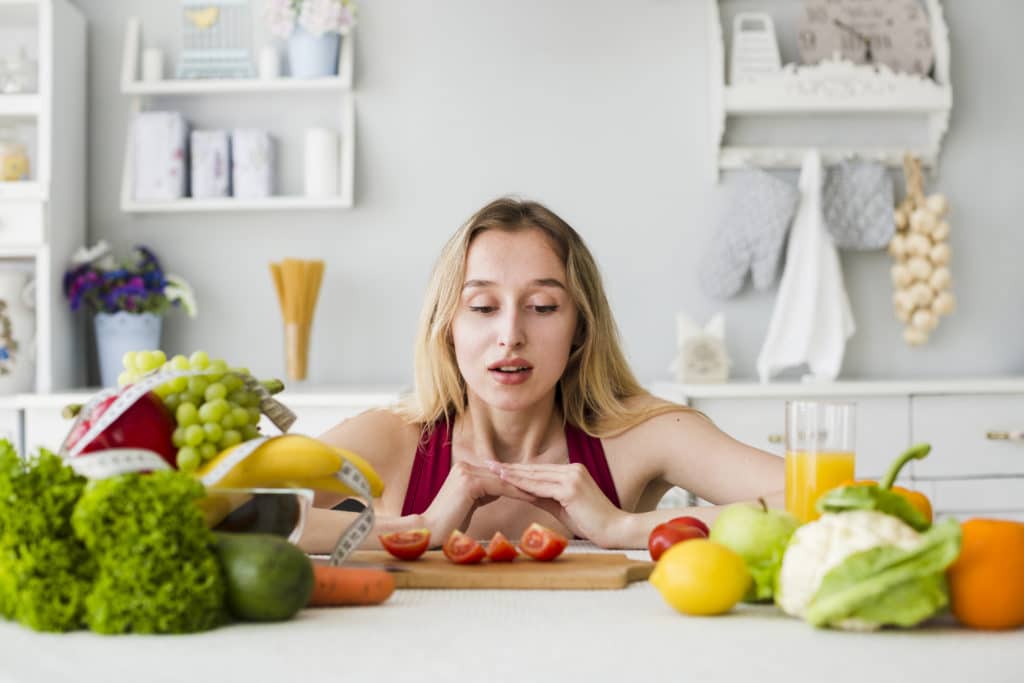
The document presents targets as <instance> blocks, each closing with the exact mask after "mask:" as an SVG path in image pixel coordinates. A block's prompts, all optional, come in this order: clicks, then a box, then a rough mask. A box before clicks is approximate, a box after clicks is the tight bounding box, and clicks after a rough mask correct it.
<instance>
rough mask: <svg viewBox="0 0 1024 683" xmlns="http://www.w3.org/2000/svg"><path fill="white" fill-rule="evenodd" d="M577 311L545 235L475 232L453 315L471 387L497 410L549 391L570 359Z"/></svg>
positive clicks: (519, 405) (518, 406)
mask: <svg viewBox="0 0 1024 683" xmlns="http://www.w3.org/2000/svg"><path fill="white" fill-rule="evenodd" d="M576 315H577V313H576V306H575V304H574V303H573V302H572V299H571V297H570V296H569V292H568V291H567V289H566V277H565V266H564V265H563V264H562V260H561V259H560V258H559V256H558V254H557V253H555V250H554V249H553V247H552V245H551V243H550V241H549V239H548V237H547V236H546V235H545V234H544V233H542V232H541V231H540V230H538V229H528V230H520V231H517V232H506V231H504V230H486V231H484V232H481V233H478V234H477V236H476V237H475V238H474V239H473V241H472V243H471V244H470V246H469V253H468V255H467V258H466V279H465V281H464V282H463V286H462V293H461V297H460V300H459V307H458V310H457V311H456V313H455V318H454V319H453V320H452V337H453V340H454V343H455V357H456V360H457V362H458V364H459V370H460V372H461V373H462V376H463V377H464V378H465V380H466V385H467V388H468V391H469V393H470V394H471V395H476V396H477V397H478V398H480V399H481V400H482V401H484V402H485V403H487V404H488V405H490V406H493V407H495V408H499V409H501V410H520V409H523V408H526V407H528V406H530V405H533V404H535V403H537V402H538V401H540V400H541V399H544V398H545V397H547V396H549V395H550V394H551V392H553V391H554V388H555V385H556V384H557V383H558V380H559V379H560V378H561V376H562V372H563V371H564V370H565V366H566V363H567V362H568V360H569V351H570V347H571V346H572V342H573V336H574V334H575V331H576Z"/></svg>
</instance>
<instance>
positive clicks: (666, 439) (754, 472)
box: [631, 411, 785, 505]
mask: <svg viewBox="0 0 1024 683" xmlns="http://www.w3.org/2000/svg"><path fill="white" fill-rule="evenodd" d="M631 448H636V449H639V448H643V449H644V451H646V452H648V453H651V454H652V456H653V457H654V458H655V459H656V460H655V466H656V467H657V470H658V472H659V476H660V478H661V479H662V480H664V481H666V482H668V483H670V484H672V485H673V486H679V487H681V488H684V489H686V490H687V491H691V492H692V493H694V494H696V495H697V496H698V497H700V498H703V499H704V500H707V501H709V502H711V503H714V504H716V505H720V504H725V503H736V502H739V501H746V500H757V499H758V498H765V500H766V501H768V502H769V503H772V502H775V503H777V504H779V505H781V504H782V503H783V492H784V490H785V462H784V460H783V459H782V458H780V457H779V456H777V455H773V454H771V453H769V452H767V451H762V450H761V449H759V448H754V447H752V446H748V445H746V444H744V443H741V442H739V441H737V440H736V439H734V438H732V437H731V436H729V435H728V434H726V433H725V432H723V431H722V430H721V429H719V428H718V427H716V426H715V425H714V424H713V423H711V422H710V421H709V420H707V419H705V418H704V417H703V416H701V415H700V414H698V413H695V412H689V411H680V412H675V413H666V414H664V415H659V416H657V417H654V418H652V419H650V420H648V421H647V422H646V423H644V424H643V425H641V426H640V427H638V428H636V442H635V443H633V444H631Z"/></svg>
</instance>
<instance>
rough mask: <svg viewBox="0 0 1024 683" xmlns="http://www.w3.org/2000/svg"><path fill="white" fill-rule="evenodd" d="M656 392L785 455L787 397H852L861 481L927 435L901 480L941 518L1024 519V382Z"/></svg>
mask: <svg viewBox="0 0 1024 683" xmlns="http://www.w3.org/2000/svg"><path fill="white" fill-rule="evenodd" d="M651 390H652V391H653V392H654V393H655V394H656V395H658V396H661V397H663V398H667V399H669V400H672V401H677V402H680V403H685V404H687V405H689V406H690V407H692V408H696V409H697V410H700V411H702V412H704V413H705V414H706V415H708V417H710V418H711V419H712V420H714V421H715V423H716V424H717V425H718V426H719V427H720V428H721V429H723V430H724V431H725V432H727V433H728V434H730V435H731V436H733V437H735V438H737V439H738V440H740V441H742V442H744V443H747V444H750V445H752V446H755V447H757V448H762V449H764V450H768V451H771V452H774V453H778V454H780V455H781V454H782V453H783V450H784V435H785V424H784V423H785V401H786V400H789V399H821V400H846V401H854V402H856V404H857V436H856V440H857V443H856V452H857V476H858V478H877V477H879V476H880V475H881V474H882V473H884V471H885V470H886V469H887V467H888V465H889V463H890V462H891V461H892V459H893V458H894V457H895V456H896V455H897V454H898V453H899V452H901V451H902V450H903V449H905V448H906V447H907V446H909V445H910V444H912V443H918V442H922V441H923V442H927V443H930V444H931V445H932V452H931V454H930V455H929V456H928V457H927V458H926V459H924V460H921V461H917V462H913V463H910V464H909V465H908V466H907V467H905V468H904V473H903V476H902V478H903V479H906V480H908V483H909V484H910V485H912V486H913V487H914V488H917V489H919V490H921V491H922V492H924V493H925V494H927V495H928V496H929V498H931V501H932V505H933V507H934V508H935V512H936V516H938V517H945V516H953V517H959V518H967V517H978V516H992V517H1005V518H1012V519H1024V495H1021V494H1024V379H1017V378H999V379H989V380H948V381H938V380H935V381H910V382H868V381H865V382H832V383H821V384H817V383H811V384H800V383H782V382H780V383H773V384H756V383H747V384H744V383H727V384H706V385H699V384H690V385H681V384H672V383H655V384H652V385H651ZM673 495H674V497H675V498H674V499H676V500H679V499H681V498H682V496H681V494H680V493H678V492H675V493H674V494H673Z"/></svg>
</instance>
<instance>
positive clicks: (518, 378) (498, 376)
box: [488, 368, 533, 384]
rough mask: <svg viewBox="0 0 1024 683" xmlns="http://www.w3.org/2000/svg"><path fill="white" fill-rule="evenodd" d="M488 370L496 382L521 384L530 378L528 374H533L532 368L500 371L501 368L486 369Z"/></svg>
mask: <svg viewBox="0 0 1024 683" xmlns="http://www.w3.org/2000/svg"><path fill="white" fill-rule="evenodd" d="M488 372H489V373H490V374H491V377H493V378H494V381H495V382H497V383H498V384H522V383H523V382H525V381H526V380H528V379H530V375H531V374H533V368H526V369H524V370H517V371H516V372H502V371H501V370H488Z"/></svg>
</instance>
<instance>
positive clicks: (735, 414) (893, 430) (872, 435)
mask: <svg viewBox="0 0 1024 683" xmlns="http://www.w3.org/2000/svg"><path fill="white" fill-rule="evenodd" d="M832 400H837V401H850V402H852V403H854V404H856V406H857V409H856V410H857V414H856V430H857V431H856V436H855V442H854V445H855V450H856V453H857V476H858V477H861V478H871V479H877V478H878V477H880V476H881V475H883V474H884V473H885V471H886V470H887V469H888V467H889V463H890V462H892V459H893V458H894V457H895V456H896V455H897V454H899V453H900V452H901V451H902V450H903V449H905V448H906V447H907V444H908V443H910V438H909V431H908V426H909V425H908V415H907V410H908V407H907V399H906V398H905V397H894V396H855V397H851V396H839V395H837V396H835V397H832ZM690 407H692V408H696V409H697V410H699V411H701V412H702V413H704V414H705V415H707V416H708V417H710V418H711V419H712V420H713V421H714V422H715V424H716V425H718V427H719V428H720V429H722V430H723V431H724V432H726V433H727V434H729V435H730V436H732V437H733V438H735V439H737V440H739V441H742V442H743V443H745V444H748V445H751V446H754V447H756V448H761V449H764V450H766V451H771V452H772V453H776V454H778V455H783V454H784V453H785V434H786V423H785V417H786V399H783V398H708V399H703V398H698V399H692V400H691V401H690ZM912 471H913V464H911V465H909V466H908V467H905V468H904V470H903V475H904V476H908V475H910V474H911V473H912Z"/></svg>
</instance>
